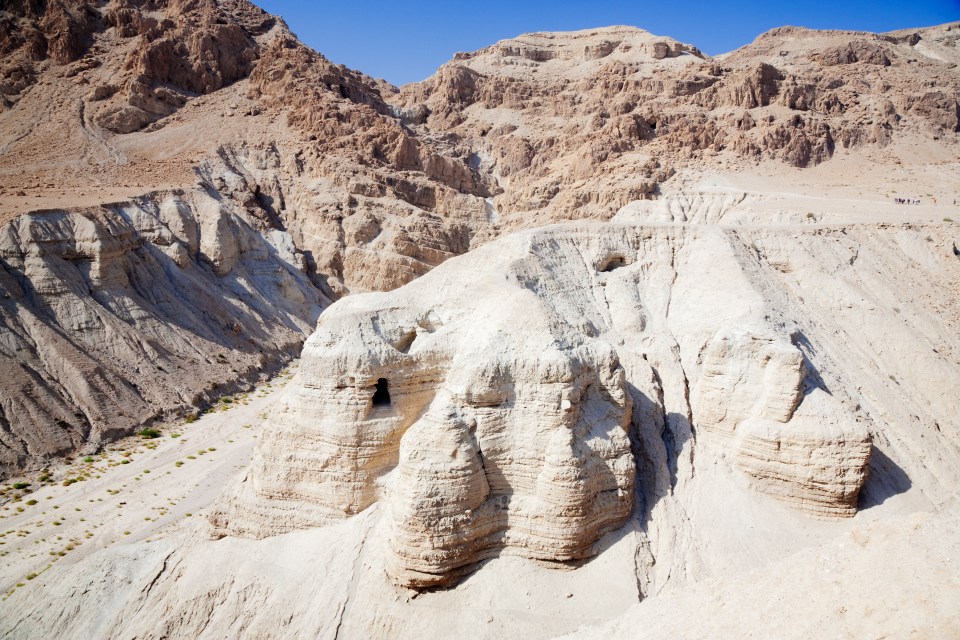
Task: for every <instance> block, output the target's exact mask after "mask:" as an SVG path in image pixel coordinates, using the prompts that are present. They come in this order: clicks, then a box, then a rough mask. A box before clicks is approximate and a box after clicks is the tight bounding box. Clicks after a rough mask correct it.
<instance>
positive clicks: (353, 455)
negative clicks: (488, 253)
mask: <svg viewBox="0 0 960 640" xmlns="http://www.w3.org/2000/svg"><path fill="white" fill-rule="evenodd" d="M522 292H526V290H521V291H520V292H517V293H521V294H522ZM523 297H525V298H529V303H530V307H528V308H527V309H525V310H523V311H521V312H519V313H513V314H507V315H506V316H505V317H498V316H499V315H500V314H498V313H497V308H498V307H499V302H498V300H497V299H496V298H495V297H485V298H484V299H482V300H480V301H478V302H476V303H474V304H473V305H471V307H470V308H469V309H462V310H460V311H458V312H455V313H454V312H452V311H451V310H446V309H444V310H434V309H431V308H430V307H429V306H428V304H418V303H417V301H416V300H415V299H414V298H412V297H406V296H402V297H401V298H400V299H398V301H397V302H398V303H399V304H396V303H394V304H389V305H388V306H385V307H382V306H380V305H377V304H376V302H377V301H378V300H377V299H376V298H374V299H373V300H371V299H367V300H364V299H363V297H360V298H351V299H348V300H344V301H343V302H342V303H341V304H340V305H338V306H339V311H338V312H335V313H331V314H329V315H325V316H324V317H323V319H322V321H321V323H320V326H319V327H318V330H317V332H316V333H315V334H314V335H313V336H312V337H311V339H310V340H309V342H308V344H307V345H306V347H305V350H304V355H303V361H302V363H301V371H300V373H299V374H298V375H299V376H300V379H301V380H303V381H304V384H303V385H302V386H300V385H298V386H297V387H295V388H294V389H292V390H291V392H290V393H288V394H287V396H286V397H285V398H284V400H283V402H282V406H281V407H280V408H279V409H278V410H277V413H276V415H275V417H274V419H273V425H274V426H273V429H272V431H271V432H270V435H269V436H268V437H267V439H266V440H265V441H264V443H263V445H262V446H261V448H260V450H259V451H258V454H257V457H256V459H255V462H254V463H253V466H252V469H251V471H250V474H249V476H248V479H247V481H246V483H245V484H244V485H242V490H241V493H240V495H239V496H238V498H237V499H236V501H235V502H234V508H235V509H236V511H235V512H234V513H233V514H231V515H229V516H226V515H223V514H221V515H215V516H214V522H215V523H216V524H217V525H219V526H221V527H222V531H223V532H239V533H252V534H253V535H256V536H262V535H269V534H272V533H279V532H282V531H286V530H290V529H293V528H297V527H301V526H310V525H314V526H315V525H318V524H325V523H328V522H332V521H336V520H339V519H342V518H345V517H348V516H350V515H353V514H356V513H358V512H360V511H362V510H364V509H366V508H368V507H369V506H371V505H372V504H373V503H375V502H383V503H384V507H386V508H388V509H389V510H390V514H391V517H392V522H393V525H392V527H393V529H392V531H393V535H392V536H391V540H390V544H391V551H392V553H391V555H390V556H389V563H388V570H389V571H390V572H391V574H392V575H393V577H394V579H395V580H397V581H398V582H400V583H402V584H405V585H408V586H415V587H425V586H432V585H436V584H442V583H444V582H448V581H449V580H450V579H452V578H453V577H455V576H457V575H459V574H460V573H462V570H463V569H464V568H466V567H469V566H470V565H472V564H475V563H476V562H477V561H479V560H482V559H483V558H485V557H489V556H490V554H493V553H498V552H500V551H501V550H503V549H505V548H506V549H509V550H510V551H512V552H515V553H519V554H521V555H524V556H527V557H531V558H536V559H541V560H550V561H566V560H573V559H577V558H582V557H584V556H586V555H590V554H591V553H592V551H591V546H592V544H593V543H594V542H595V541H596V540H597V539H598V538H599V537H600V535H602V534H603V533H605V532H606V531H609V530H610V529H613V528H616V527H617V526H619V525H620V524H622V523H623V521H624V519H625V518H626V517H627V516H628V515H629V513H630V510H631V507H632V504H633V497H632V495H633V483H634V476H635V467H634V462H633V454H632V452H631V449H630V440H629V438H628V435H627V428H628V425H629V423H630V414H631V403H630V401H629V400H628V395H627V392H626V388H625V380H624V372H623V369H622V367H620V364H619V361H618V359H617V355H616V352H615V351H614V350H613V348H612V347H611V346H610V345H609V344H606V343H605V342H602V341H600V340H596V339H592V338H589V337H586V336H583V335H580V334H578V333H575V332H570V331H569V330H564V329H563V328H562V325H559V326H558V325H557V324H556V321H555V319H554V318H551V314H549V313H547V312H545V310H544V309H542V308H538V307H539V305H538V304H537V302H536V300H535V299H534V297H533V296H532V295H530V294H529V292H526V295H523ZM383 302H386V300H383ZM371 303H373V305H375V306H372V305H371ZM381 304H382V303H381ZM477 315H480V316H482V317H483V318H485V319H486V321H485V322H484V323H483V324H482V325H481V326H478V325H477V324H476V323H475V318H476V316H477ZM518 328H519V331H518V330H517V329H518ZM291 437H293V440H291ZM293 442H296V444H295V445H294V449H295V451H294V450H291V444H293ZM291 501H292V502H294V503H296V505H297V507H296V515H295V516H294V517H293V518H290V517H285V518H283V519H278V518H268V520H269V522H262V521H259V518H258V517H257V516H258V515H261V514H262V513H263V510H264V507H265V505H267V506H269V505H273V504H277V505H278V506H279V508H281V509H283V510H284V513H285V514H288V515H289V513H288V512H289V511H290V509H287V508H286V507H284V506H283V505H284V504H287V503H290V502H291ZM304 503H305V504H304ZM238 516H239V517H238ZM264 525H266V526H265V527H264Z"/></svg>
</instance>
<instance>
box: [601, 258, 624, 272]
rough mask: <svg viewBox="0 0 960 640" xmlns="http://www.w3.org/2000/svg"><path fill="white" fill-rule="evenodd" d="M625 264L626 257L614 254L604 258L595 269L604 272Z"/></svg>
mask: <svg viewBox="0 0 960 640" xmlns="http://www.w3.org/2000/svg"><path fill="white" fill-rule="evenodd" d="M625 266H627V259H626V258H624V257H623V256H621V255H616V254H615V255H612V256H609V257H607V258H606V259H604V260H603V262H601V263H600V267H599V268H598V269H597V271H599V272H601V273H606V272H609V271H613V270H614V269H619V268H620V267H625Z"/></svg>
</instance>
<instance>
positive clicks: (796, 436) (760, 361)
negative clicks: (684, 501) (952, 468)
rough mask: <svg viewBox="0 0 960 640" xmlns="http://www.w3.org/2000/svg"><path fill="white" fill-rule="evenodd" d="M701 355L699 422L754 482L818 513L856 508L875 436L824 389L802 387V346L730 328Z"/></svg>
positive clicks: (845, 512) (836, 513)
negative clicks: (723, 445)
mask: <svg viewBox="0 0 960 640" xmlns="http://www.w3.org/2000/svg"><path fill="white" fill-rule="evenodd" d="M703 361H704V364H703V372H702V374H701V377H700V382H699V386H698V389H697V393H696V395H695V398H694V412H695V415H696V416H697V425H698V426H699V427H700V429H701V432H702V433H706V434H708V435H709V436H720V437H721V439H722V440H723V441H724V443H725V446H729V447H730V448H731V449H732V456H733V459H734V463H735V464H736V465H737V466H739V467H740V468H741V469H742V470H743V471H745V472H746V473H747V474H748V475H749V476H750V477H751V478H752V481H753V485H754V486H755V487H756V488H757V489H758V490H759V491H762V492H764V493H768V494H770V495H773V496H774V497H777V498H779V499H781V500H784V501H786V502H787V503H789V504H790V505H791V506H794V507H795V508H798V509H800V510H802V511H804V512H806V513H809V514H811V515H814V516H818V517H825V518H829V517H836V516H852V515H853V514H855V513H856V510H857V496H858V494H859V492H860V487H862V486H863V484H864V482H865V480H866V475H867V465H868V463H869V460H870V453H871V447H872V445H871V438H870V434H869V433H868V432H867V430H866V429H865V428H864V427H863V426H862V425H861V424H858V423H857V422H856V420H855V418H854V416H853V415H851V414H849V413H848V412H845V411H844V410H843V407H842V406H841V405H840V403H838V402H837V401H836V400H834V399H833V398H831V396H830V395H829V394H827V393H826V392H825V391H823V390H822V389H819V388H811V389H805V386H804V378H805V370H804V361H803V354H802V353H801V352H800V350H799V349H798V348H797V347H795V346H794V345H792V344H791V343H790V342H788V341H787V340H784V339H779V340H778V339H776V338H774V337H766V336H759V335H756V334H745V333H739V332H738V333H726V334H721V335H718V336H717V337H716V338H714V340H713V341H712V342H711V343H710V344H709V345H708V346H707V348H706V350H705V351H704V354H703ZM798 407H802V409H803V410H802V411H799V410H798Z"/></svg>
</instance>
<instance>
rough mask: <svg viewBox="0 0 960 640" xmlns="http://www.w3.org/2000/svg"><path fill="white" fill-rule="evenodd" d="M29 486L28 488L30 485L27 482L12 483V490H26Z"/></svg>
mask: <svg viewBox="0 0 960 640" xmlns="http://www.w3.org/2000/svg"><path fill="white" fill-rule="evenodd" d="M29 486H30V483H29V482H14V483H13V488H14V489H26V488H27V487H29Z"/></svg>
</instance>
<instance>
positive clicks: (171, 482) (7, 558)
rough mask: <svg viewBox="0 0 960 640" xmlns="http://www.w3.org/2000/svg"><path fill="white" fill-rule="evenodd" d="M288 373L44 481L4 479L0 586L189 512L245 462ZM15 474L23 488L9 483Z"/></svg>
mask: <svg viewBox="0 0 960 640" xmlns="http://www.w3.org/2000/svg"><path fill="white" fill-rule="evenodd" d="M291 375H292V369H288V370H287V372H285V373H283V374H281V375H280V376H278V377H276V378H274V379H273V380H272V381H271V382H269V383H267V384H265V385H263V386H261V387H259V388H258V389H256V390H254V391H252V392H250V393H247V394H239V395H237V396H233V397H231V398H229V399H226V401H221V403H220V404H219V405H218V407H217V408H216V410H213V411H208V412H206V413H204V414H203V415H202V416H200V418H199V419H197V420H196V421H195V422H193V423H189V424H188V423H185V422H183V421H181V422H179V423H175V424H168V425H164V426H161V427H159V428H158V430H159V431H160V432H161V434H162V435H161V436H160V437H158V438H154V439H146V438H143V437H141V436H133V437H130V438H126V439H125V440H122V441H119V442H116V443H112V444H110V445H108V446H107V447H105V449H104V450H103V451H102V452H101V453H99V454H95V455H93V456H88V457H78V458H77V459H76V460H74V462H73V463H72V464H61V465H59V466H58V467H56V468H54V469H51V471H50V472H49V473H48V474H47V475H49V479H47V480H41V478H43V477H44V476H43V475H41V474H37V475H35V476H33V477H28V478H18V479H12V480H10V481H9V482H8V483H7V486H6V495H5V496H4V503H3V506H2V507H0V592H2V593H3V594H4V595H6V594H8V593H9V592H10V590H11V589H16V588H17V585H20V584H25V583H26V582H27V581H28V580H31V579H33V578H32V577H31V576H34V575H36V574H40V573H42V572H43V571H45V570H46V569H48V568H49V567H51V566H53V565H54V564H63V563H67V564H72V563H74V562H77V561H78V560H80V559H81V558H84V557H85V556H87V555H89V554H90V553H92V552H94V551H96V550H98V549H102V548H105V547H109V546H113V545H121V544H130V543H133V542H138V541H141V540H146V539H148V538H150V537H151V536H153V535H155V534H156V533H158V532H159V531H160V530H162V529H164V528H166V527H168V526H170V525H175V524H176V523H178V522H181V521H182V520H183V519H184V518H190V517H196V516H197V515H198V512H199V511H200V510H201V509H203V508H204V507H206V506H208V505H209V504H210V503H211V502H213V500H214V499H215V498H216V497H217V496H218V495H219V493H220V490H221V489H222V488H223V486H224V485H225V484H226V482H227V481H228V480H229V479H230V478H232V477H233V476H234V475H236V474H237V473H238V472H240V471H241V470H242V469H244V468H245V467H246V464H247V462H248V461H249V459H250V455H251V453H252V452H253V447H254V444H255V443H256V439H257V437H258V434H259V432H260V427H261V426H262V424H263V422H264V418H265V417H266V415H267V411H268V410H269V408H270V406H271V405H272V404H273V403H274V402H275V401H276V399H277V397H278V396H279V392H280V390H281V389H282V388H283V387H284V385H286V383H287V381H288V380H289V379H290V377H291ZM78 477H81V478H83V479H82V480H79V481H74V482H71V479H76V478H78ZM18 482H29V483H30V486H29V487H28V488H27V489H26V490H15V489H13V488H12V487H13V485H14V484H15V483H18ZM15 496H19V499H17V498H16V497H15Z"/></svg>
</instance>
